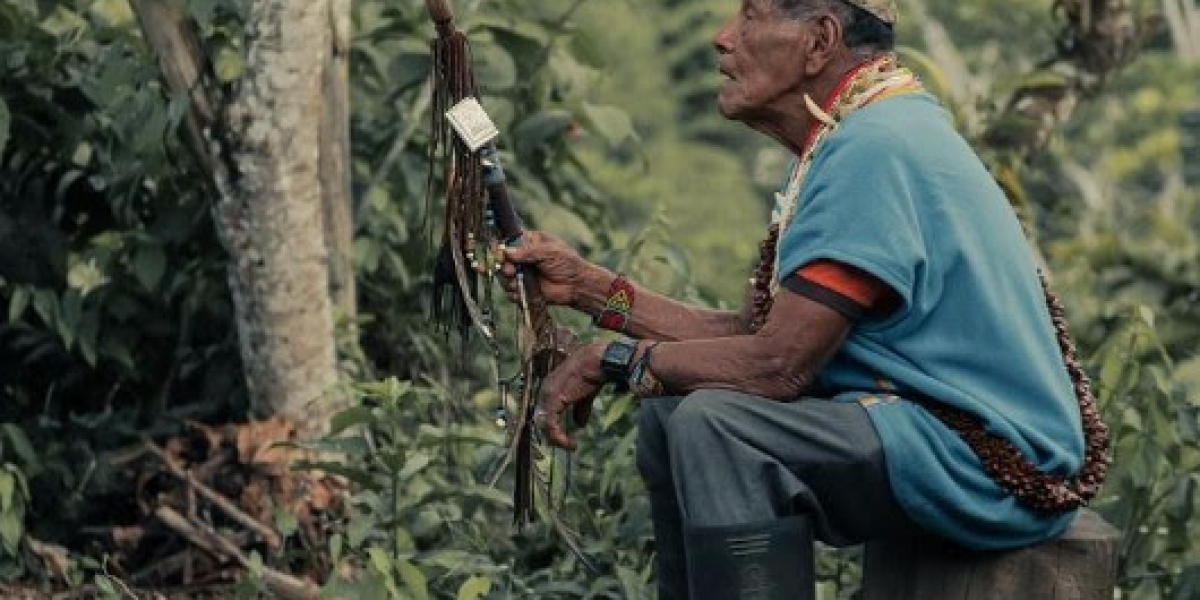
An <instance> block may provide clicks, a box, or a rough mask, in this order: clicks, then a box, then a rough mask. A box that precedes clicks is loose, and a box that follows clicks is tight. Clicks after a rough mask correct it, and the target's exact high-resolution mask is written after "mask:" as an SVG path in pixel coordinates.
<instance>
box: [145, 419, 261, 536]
mask: <svg viewBox="0 0 1200 600" xmlns="http://www.w3.org/2000/svg"><path fill="white" fill-rule="evenodd" d="M146 449H148V450H149V451H150V453H151V454H153V455H155V456H156V457H158V459H159V460H160V461H162V463H163V465H165V466H166V467H167V471H169V472H170V473H171V474H172V475H174V476H175V477H178V478H179V479H181V480H183V481H184V482H185V483H187V484H188V486H189V487H191V488H192V489H193V490H195V491H196V493H198V494H200V495H201V496H202V497H204V499H205V500H208V501H209V502H212V503H213V505H214V506H216V507H217V508H219V509H221V511H222V512H224V513H225V514H226V515H229V517H230V518H232V519H233V520H235V521H237V522H238V523H240V524H242V525H243V526H244V527H246V528H247V529H249V530H251V531H253V532H254V533H257V534H258V535H259V537H261V538H262V539H263V541H265V542H266V543H267V545H268V546H270V547H271V549H272V550H278V549H279V548H281V547H283V538H281V537H280V535H279V534H278V533H277V532H276V531H275V530H274V529H272V528H270V527H269V526H267V525H265V524H263V523H262V522H260V521H259V520H258V519H255V518H254V517H252V516H250V515H248V514H246V513H245V512H244V511H243V510H242V509H240V508H238V507H237V506H235V505H234V504H233V502H230V501H229V499H228V498H226V497H225V496H222V495H221V494H218V493H217V492H216V491H214V490H213V489H212V488H210V487H208V486H207V485H204V483H202V482H200V481H199V480H197V479H196V478H195V477H193V476H192V474H191V473H190V472H189V471H187V470H185V469H184V468H183V467H181V466H179V463H177V462H175V459H174V458H171V455H170V454H167V452H166V450H163V449H162V448H161V447H160V446H158V445H157V444H155V443H154V442H151V441H148V440H147V441H146Z"/></svg>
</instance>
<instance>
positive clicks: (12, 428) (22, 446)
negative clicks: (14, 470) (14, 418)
mask: <svg viewBox="0 0 1200 600" xmlns="http://www.w3.org/2000/svg"><path fill="white" fill-rule="evenodd" d="M0 430H2V431H3V432H4V438H5V441H4V446H5V448H6V449H7V448H11V449H12V451H13V452H14V453H16V455H17V458H18V459H20V461H21V464H22V465H24V466H25V467H26V468H28V467H30V466H34V465H37V464H38V453H37V452H36V451H34V449H33V444H31V443H29V438H28V437H27V436H26V435H25V431H24V430H22V429H21V428H20V427H17V426H16V425H15V424H13V423H5V424H3V425H0Z"/></svg>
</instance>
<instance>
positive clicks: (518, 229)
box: [483, 146, 525, 243]
mask: <svg viewBox="0 0 1200 600" xmlns="http://www.w3.org/2000/svg"><path fill="white" fill-rule="evenodd" d="M483 186H484V189H486V190H487V196H488V204H489V205H490V206H491V209H492V214H493V215H494V216H495V217H496V228H497V229H499V230H500V237H502V238H504V241H505V242H506V243H507V242H516V241H517V240H519V239H520V237H521V235H522V234H523V233H525V228H524V226H523V225H522V223H521V216H520V215H518V214H517V209H516V207H514V206H513V203H512V200H511V199H510V198H509V197H508V182H507V180H506V179H505V177H504V169H503V168H501V167H500V162H499V161H498V160H497V159H496V150H495V148H494V147H491V146H489V147H487V148H486V149H484V151H483Z"/></svg>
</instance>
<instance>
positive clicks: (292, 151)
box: [215, 0, 338, 427]
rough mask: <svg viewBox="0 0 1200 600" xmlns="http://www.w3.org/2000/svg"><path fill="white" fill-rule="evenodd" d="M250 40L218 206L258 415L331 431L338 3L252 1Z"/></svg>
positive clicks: (334, 379)
mask: <svg viewBox="0 0 1200 600" xmlns="http://www.w3.org/2000/svg"><path fill="white" fill-rule="evenodd" d="M247 37H248V39H250V40H253V42H252V44H251V46H250V47H249V52H248V57H247V61H246V75H245V77H244V78H243V79H242V81H241V82H240V86H239V91H238V93H237V94H236V96H235V97H234V98H233V101H232V103H231V105H230V108H229V118H228V122H229V124H230V125H232V127H231V130H230V131H229V132H228V134H229V139H228V143H229V146H230V157H231V159H232V165H229V166H230V167H231V168H230V170H229V171H228V172H223V171H224V170H223V169H218V177H217V183H218V188H219V189H220V191H221V198H220V200H219V201H218V202H217V205H216V208H215V213H216V218H217V222H218V230H219V232H220V233H221V237H222V239H223V240H224V243H225V246H226V247H227V248H228V249H229V251H230V258H231V265H230V277H229V284H230V288H231V289H232V291H233V294H234V300H235V305H236V308H237V319H238V329H239V333H240V336H239V339H240V341H241V348H242V360H243V363H244V368H245V370H246V379H247V382H248V384H249V386H250V395H251V398H252V401H253V402H254V405H255V406H254V408H255V410H256V411H258V412H260V413H263V414H283V415H284V416H286V417H290V418H292V419H293V420H295V421H296V422H297V423H310V424H312V425H314V426H317V427H320V426H321V423H320V422H317V423H313V422H312V420H313V417H315V418H316V419H318V420H321V419H322V417H323V416H325V414H324V413H326V410H325V409H324V407H325V406H326V405H327V404H328V403H327V402H323V401H322V400H323V399H324V398H327V397H328V395H329V394H331V393H333V390H334V386H335V385H336V383H337V380H338V373H337V368H336V364H337V360H336V352H335V344H334V334H333V318H332V306H331V302H330V298H329V271H328V262H327V257H328V254H327V252H326V249H325V227H324V211H323V194H322V182H321V177H320V159H321V151H320V143H321V135H320V134H321V127H320V123H321V121H322V120H323V118H324V115H325V106H324V101H323V97H322V90H323V88H324V85H323V79H324V78H323V75H324V65H325V61H326V58H327V56H328V54H329V49H330V46H331V43H332V40H331V31H330V26H329V3H328V1H327V0H325V1H323V0H309V1H307V2H287V1H284V0H258V1H256V2H253V3H252V5H251V9H250V16H249V22H248V23H247Z"/></svg>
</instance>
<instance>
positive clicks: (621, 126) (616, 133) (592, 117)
mask: <svg viewBox="0 0 1200 600" xmlns="http://www.w3.org/2000/svg"><path fill="white" fill-rule="evenodd" d="M583 114H584V115H586V116H587V119H588V122H590V123H591V125H592V129H593V130H595V131H596V133H598V134H600V136H601V137H602V138H603V139H604V141H605V142H607V143H608V145H609V147H612V148H616V147H619V146H620V145H621V144H624V143H625V142H627V141H631V140H633V141H636V140H637V139H638V134H637V131H636V130H634V128H633V120H632V119H630V118H629V115H628V114H626V113H625V111H623V110H621V109H619V108H614V107H612V106H598V105H595V104H589V103H587V102H584V103H583Z"/></svg>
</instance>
